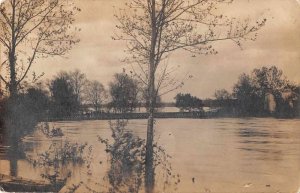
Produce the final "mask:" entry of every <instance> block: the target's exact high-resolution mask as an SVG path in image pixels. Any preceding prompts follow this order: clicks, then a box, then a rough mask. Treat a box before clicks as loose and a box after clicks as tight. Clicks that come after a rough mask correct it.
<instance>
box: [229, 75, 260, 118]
mask: <svg viewBox="0 0 300 193" xmlns="http://www.w3.org/2000/svg"><path fill="white" fill-rule="evenodd" d="M233 96H234V97H235V98H236V99H237V101H238V109H239V112H240V114H241V115H255V114H259V113H261V112H262V108H263V106H264V103H263V102H264V101H263V100H262V99H263V98H262V96H260V95H259V94H258V89H257V88H256V87H255V85H254V83H253V80H252V79H251V77H250V76H249V75H246V74H242V75H241V76H240V77H239V80H238V82H237V83H236V84H235V85H234V89H233Z"/></svg>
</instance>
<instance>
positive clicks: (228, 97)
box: [215, 66, 300, 117]
mask: <svg viewBox="0 0 300 193" xmlns="http://www.w3.org/2000/svg"><path fill="white" fill-rule="evenodd" d="M299 96H300V86H299V85H297V84H296V83H294V82H292V81H290V80H288V79H287V78H286V76H285V75H284V74H283V71H282V70H280V69H278V68H277V67H276V66H271V67H262V68H255V69H254V70H253V71H252V72H251V73H249V74H246V73H243V74H241V75H240V76H239V78H238V81H237V83H235V84H234V86H233V89H232V92H229V91H226V90H225V89H221V90H217V91H216V92H215V98H216V99H217V101H218V103H219V106H221V107H223V109H226V110H227V111H230V112H234V113H235V114H236V115H239V116H275V117H295V116H299V114H300V111H299V110H300V108H299V104H300V97H299ZM226 110H225V112H226Z"/></svg>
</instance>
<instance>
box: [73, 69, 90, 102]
mask: <svg viewBox="0 0 300 193" xmlns="http://www.w3.org/2000/svg"><path fill="white" fill-rule="evenodd" d="M68 74H69V78H70V82H71V85H72V87H73V89H74V93H75V95H76V96H77V101H78V102H79V103H80V104H82V96H83V94H84V87H85V85H86V84H87V78H86V75H85V74H84V73H82V72H80V71H79V70H78V69H76V70H74V71H71V72H69V73H68Z"/></svg>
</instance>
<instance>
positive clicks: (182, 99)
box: [175, 93, 203, 111]
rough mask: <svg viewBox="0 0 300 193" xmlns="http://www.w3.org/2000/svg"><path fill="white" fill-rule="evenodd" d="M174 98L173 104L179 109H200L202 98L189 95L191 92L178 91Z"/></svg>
mask: <svg viewBox="0 0 300 193" xmlns="http://www.w3.org/2000/svg"><path fill="white" fill-rule="evenodd" d="M175 100H176V102H175V106H176V107H178V108H180V110H181V111H185V110H187V111H192V110H196V111H202V107H203V103H202V100H201V99H199V98H197V97H195V96H191V94H182V93H179V94H177V95H176V96H175Z"/></svg>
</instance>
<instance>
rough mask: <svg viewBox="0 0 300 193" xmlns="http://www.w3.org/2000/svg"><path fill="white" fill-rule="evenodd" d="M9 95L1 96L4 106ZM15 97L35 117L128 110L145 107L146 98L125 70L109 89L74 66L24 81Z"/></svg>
mask: <svg viewBox="0 0 300 193" xmlns="http://www.w3.org/2000/svg"><path fill="white" fill-rule="evenodd" d="M8 98H9V97H3V99H2V101H1V104H4V106H5V103H7V101H9V100H8ZM17 98H18V101H19V104H20V107H19V108H20V112H26V114H32V115H33V116H32V117H34V118H35V119H38V120H40V119H42V118H45V117H52V118H55V117H70V116H75V115H82V114H84V113H101V112H103V111H108V112H114V113H127V112H132V111H134V110H135V109H136V108H137V107H138V106H146V105H147V101H148V100H149V97H148V96H147V94H146V89H145V88H143V86H142V85H141V84H140V83H139V81H138V80H137V79H136V78H134V77H133V76H132V75H130V74H127V73H126V71H125V69H124V70H123V72H122V73H116V74H115V75H114V76H113V80H112V81H110V82H109V84H108V89H106V88H105V87H104V86H103V84H102V83H101V82H99V81H97V80H89V79H88V78H87V77H86V74H84V73H82V72H80V71H79V70H78V69H76V70H74V71H69V72H66V71H61V72H59V73H57V74H56V75H55V76H53V78H52V79H48V80H45V81H39V82H37V83H33V84H29V83H28V82H24V83H23V84H22V85H21V87H20V89H19V94H18V97H17ZM157 101H160V97H158V99H157ZM104 107H105V108H104ZM21 109H22V110H21ZM104 109H105V110H104ZM24 114H25V113H24Z"/></svg>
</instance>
